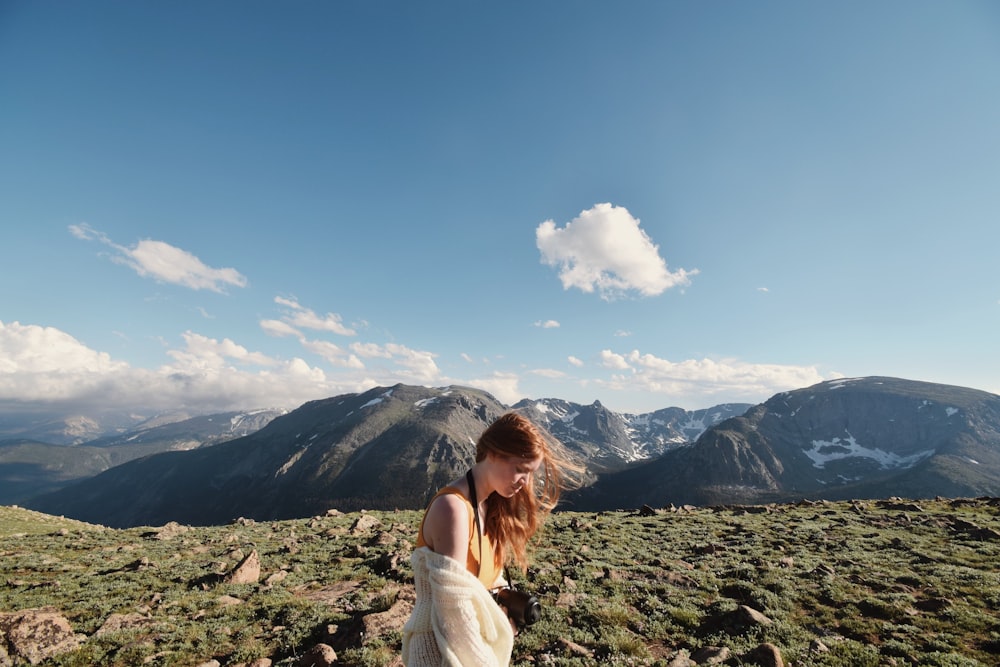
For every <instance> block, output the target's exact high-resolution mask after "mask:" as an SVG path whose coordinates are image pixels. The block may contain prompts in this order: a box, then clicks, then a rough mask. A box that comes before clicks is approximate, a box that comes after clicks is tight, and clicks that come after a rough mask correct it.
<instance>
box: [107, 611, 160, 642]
mask: <svg viewBox="0 0 1000 667" xmlns="http://www.w3.org/2000/svg"><path fill="white" fill-rule="evenodd" d="M151 622H152V621H151V620H150V618H149V617H148V616H143V615H142V614H136V613H132V614H111V615H110V616H108V617H107V618H106V619H105V620H104V623H103V624H102V625H101V627H99V628H98V629H97V632H95V633H94V636H95V637H100V636H101V635H106V634H108V633H109V632H118V631H119V630H128V629H130V628H139V627H142V626H144V625H148V624H149V623H151Z"/></svg>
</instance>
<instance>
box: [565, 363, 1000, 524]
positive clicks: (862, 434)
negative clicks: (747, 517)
mask: <svg viewBox="0 0 1000 667" xmlns="http://www.w3.org/2000/svg"><path fill="white" fill-rule="evenodd" d="M998 494H1000V396H997V395H995V394H989V393H986V392H982V391H977V390H974V389H967V388H963V387H952V386H947V385H939V384H931V383H926V382H915V381H909V380H900V379H895V378H880V377H871V378H857V379H849V380H836V381H831V382H824V383H821V384H818V385H815V386H813V387H808V388H806V389H800V390H797V391H791V392H785V393H782V394H778V395H776V396H774V397H772V398H771V399H770V400H768V401H767V402H765V403H763V404H761V405H759V406H756V407H754V408H752V409H750V410H749V411H747V413H746V414H745V415H743V416H742V417H737V418H734V419H729V420H726V421H725V422H722V423H721V424H719V425H718V426H715V427H713V428H711V429H709V430H708V431H706V432H705V433H704V434H703V435H702V436H701V437H700V438H699V439H698V441H697V442H695V443H694V444H693V445H690V446H686V447H682V448H678V449H676V450H673V451H670V452H668V453H667V454H665V455H664V456H663V457H661V458H659V459H657V460H656V461H654V462H652V463H650V464H648V465H646V466H642V467H639V468H635V469H631V470H628V471H624V472H621V473H618V474H612V475H607V476H605V477H603V478H602V479H601V480H599V481H598V482H597V484H595V485H594V487H593V488H591V489H588V490H586V492H584V493H581V494H580V495H579V497H578V498H577V499H576V501H577V503H578V506H579V507H585V508H592V507H600V508H608V507H635V506H638V505H642V504H650V505H666V504H670V503H690V504H716V503H751V502H769V501H779V500H786V501H787V500H796V499H801V498H826V499H831V500H834V499H848V498H884V497H888V496H893V495H897V496H905V497H910V498H925V497H933V496H937V495H942V496H978V495H998Z"/></svg>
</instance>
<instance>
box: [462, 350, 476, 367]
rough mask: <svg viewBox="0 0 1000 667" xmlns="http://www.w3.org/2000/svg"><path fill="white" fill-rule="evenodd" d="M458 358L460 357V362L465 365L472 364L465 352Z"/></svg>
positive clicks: (470, 358)
mask: <svg viewBox="0 0 1000 667" xmlns="http://www.w3.org/2000/svg"><path fill="white" fill-rule="evenodd" d="M458 356H460V357H461V358H462V361H464V362H466V363H469V364H471V363H474V362H473V359H472V357H471V356H469V355H468V354H466V353H465V352H462V353H461V354H459V355H458Z"/></svg>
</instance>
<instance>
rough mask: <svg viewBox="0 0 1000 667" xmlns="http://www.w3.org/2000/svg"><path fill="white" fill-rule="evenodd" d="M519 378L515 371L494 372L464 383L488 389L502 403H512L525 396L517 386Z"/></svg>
mask: <svg viewBox="0 0 1000 667" xmlns="http://www.w3.org/2000/svg"><path fill="white" fill-rule="evenodd" d="M518 380H519V378H518V376H517V375H515V374H514V373H494V374H493V375H491V376H490V377H486V378H478V379H475V380H469V381H468V382H465V383H463V384H467V385H468V386H470V387H478V388H479V389H483V390H485V391H488V392H489V393H491V394H492V395H493V396H494V397H495V398H496V399H497V400H498V401H500V402H501V403H505V404H506V405H512V404H514V403H517V402H518V401H519V400H521V399H522V398H524V396H523V394H521V390H520V389H518V388H517V384H518Z"/></svg>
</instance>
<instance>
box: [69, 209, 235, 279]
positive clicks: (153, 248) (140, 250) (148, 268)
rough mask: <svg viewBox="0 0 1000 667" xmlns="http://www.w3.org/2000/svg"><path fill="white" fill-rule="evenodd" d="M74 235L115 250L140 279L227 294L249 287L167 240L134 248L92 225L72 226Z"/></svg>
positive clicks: (117, 258)
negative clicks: (115, 240) (226, 291)
mask: <svg viewBox="0 0 1000 667" xmlns="http://www.w3.org/2000/svg"><path fill="white" fill-rule="evenodd" d="M69 230H70V233H71V234H73V236H75V237H77V238H78V239H83V240H85V241H98V242H100V243H102V244H104V245H106V246H108V247H109V248H111V249H112V250H113V251H114V254H112V255H111V260H112V261H113V262H115V263H117V264H122V265H124V266H127V267H129V268H131V269H132V270H134V271H135V272H136V273H138V274H139V275H140V276H142V277H144V278H146V277H149V278H153V279H154V280H157V281H159V282H164V283H170V284H173V285H181V286H182V287H189V288H191V289H195V290H201V289H208V290H211V291H213V292H219V293H224V292H225V289H224V288H225V287H226V286H233V287H245V286H246V284H247V279H246V277H244V276H243V275H242V274H241V273H240V272H239V271H237V270H236V269H232V268H223V269H215V268H212V267H210V266H208V265H206V264H205V263H204V262H202V261H201V260H200V259H198V258H197V257H195V256H194V255H192V254H191V253H189V252H187V251H186V250H181V249H180V248H177V247H174V246H172V245H170V244H169V243H164V242H163V241H153V240H150V239H144V240H142V241H139V242H138V243H137V244H135V245H134V246H132V247H131V248H128V247H125V246H122V245H119V244H117V243H115V242H114V241H112V240H111V239H110V238H109V237H108V236H107V235H106V234H104V233H103V232H99V231H97V230H95V229H94V228H92V227H91V226H90V225H88V224H81V225H70V227H69Z"/></svg>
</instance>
